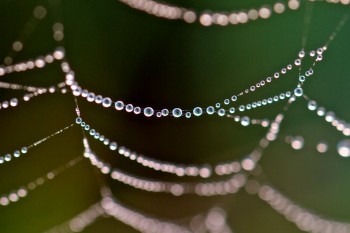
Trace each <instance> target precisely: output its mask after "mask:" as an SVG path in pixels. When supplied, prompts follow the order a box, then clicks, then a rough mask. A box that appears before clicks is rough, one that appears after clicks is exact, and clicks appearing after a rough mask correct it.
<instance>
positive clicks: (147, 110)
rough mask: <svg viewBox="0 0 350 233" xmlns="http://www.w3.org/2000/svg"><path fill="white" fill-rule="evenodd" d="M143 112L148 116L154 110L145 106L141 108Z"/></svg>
mask: <svg viewBox="0 0 350 233" xmlns="http://www.w3.org/2000/svg"><path fill="white" fill-rule="evenodd" d="M143 114H144V115H145V116H146V117H150V116H152V115H153V114H154V110H153V108H151V107H147V108H145V109H144V110H143Z"/></svg>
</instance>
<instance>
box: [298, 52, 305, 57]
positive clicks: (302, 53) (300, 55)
mask: <svg viewBox="0 0 350 233" xmlns="http://www.w3.org/2000/svg"><path fill="white" fill-rule="evenodd" d="M298 55H299V57H300V58H303V57H305V51H304V50H302V51H300V52H299V54H298Z"/></svg>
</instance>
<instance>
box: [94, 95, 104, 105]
mask: <svg viewBox="0 0 350 233" xmlns="http://www.w3.org/2000/svg"><path fill="white" fill-rule="evenodd" d="M102 100H103V97H102V96H101V95H98V96H96V97H95V103H96V104H100V103H102Z"/></svg>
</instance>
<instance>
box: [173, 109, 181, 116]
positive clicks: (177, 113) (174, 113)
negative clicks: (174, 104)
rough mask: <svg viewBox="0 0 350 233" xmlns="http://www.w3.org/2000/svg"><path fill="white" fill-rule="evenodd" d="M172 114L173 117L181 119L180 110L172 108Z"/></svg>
mask: <svg viewBox="0 0 350 233" xmlns="http://www.w3.org/2000/svg"><path fill="white" fill-rule="evenodd" d="M172 114H173V116H174V117H181V116H182V110H181V109H180V108H174V109H173V111H172Z"/></svg>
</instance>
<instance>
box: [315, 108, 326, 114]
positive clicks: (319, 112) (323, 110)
mask: <svg viewBox="0 0 350 233" xmlns="http://www.w3.org/2000/svg"><path fill="white" fill-rule="evenodd" d="M324 114H326V109H325V108H323V107H319V108H318V109H317V115H319V116H324Z"/></svg>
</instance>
